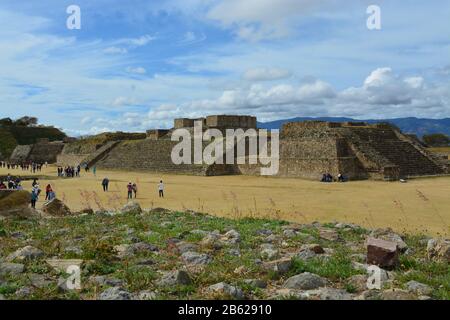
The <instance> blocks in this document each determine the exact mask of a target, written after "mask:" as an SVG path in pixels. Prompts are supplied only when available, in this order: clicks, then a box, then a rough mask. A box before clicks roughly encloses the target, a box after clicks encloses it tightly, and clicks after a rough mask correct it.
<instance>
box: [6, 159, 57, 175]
mask: <svg viewBox="0 0 450 320" xmlns="http://www.w3.org/2000/svg"><path fill="white" fill-rule="evenodd" d="M47 165H48V163H47V162H46V163H45V166H47ZM43 166H44V164H42V163H36V162H22V163H20V164H17V163H9V162H6V161H1V162H0V167H3V168H7V169H8V170H18V169H21V170H22V171H31V172H33V173H36V172H41V171H42V167H43Z"/></svg>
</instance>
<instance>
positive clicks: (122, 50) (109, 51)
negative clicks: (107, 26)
mask: <svg viewBox="0 0 450 320" xmlns="http://www.w3.org/2000/svg"><path fill="white" fill-rule="evenodd" d="M103 52H104V53H107V54H126V53H128V50H127V49H125V48H120V47H108V48H105V49H104V50H103Z"/></svg>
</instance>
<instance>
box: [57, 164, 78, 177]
mask: <svg viewBox="0 0 450 320" xmlns="http://www.w3.org/2000/svg"><path fill="white" fill-rule="evenodd" d="M80 171H81V166H80V165H78V166H76V167H73V166H67V167H65V168H63V167H58V177H66V178H74V177H79V176H80Z"/></svg>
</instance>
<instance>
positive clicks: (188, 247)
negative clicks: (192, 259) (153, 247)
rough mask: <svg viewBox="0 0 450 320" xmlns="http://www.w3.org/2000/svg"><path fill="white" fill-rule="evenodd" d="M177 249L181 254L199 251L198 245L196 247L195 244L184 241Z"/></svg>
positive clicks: (177, 245) (178, 244)
mask: <svg viewBox="0 0 450 320" xmlns="http://www.w3.org/2000/svg"><path fill="white" fill-rule="evenodd" d="M176 247H177V249H178V251H179V252H180V253H181V254H183V253H185V252H188V251H197V250H198V245H196V244H195V243H190V242H184V241H182V242H179V243H177V244H176Z"/></svg>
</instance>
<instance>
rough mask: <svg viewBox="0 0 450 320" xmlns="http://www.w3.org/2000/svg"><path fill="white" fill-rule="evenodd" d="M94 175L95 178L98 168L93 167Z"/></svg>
mask: <svg viewBox="0 0 450 320" xmlns="http://www.w3.org/2000/svg"><path fill="white" fill-rule="evenodd" d="M92 173H93V174H94V176H95V175H96V174H97V167H96V166H94V167H92Z"/></svg>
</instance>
